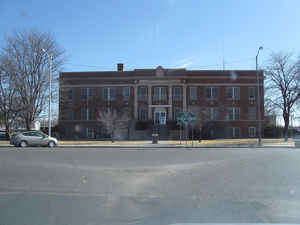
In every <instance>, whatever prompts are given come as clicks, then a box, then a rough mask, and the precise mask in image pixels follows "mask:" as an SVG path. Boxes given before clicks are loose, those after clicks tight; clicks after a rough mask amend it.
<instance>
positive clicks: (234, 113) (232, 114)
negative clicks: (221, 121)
mask: <svg viewBox="0 0 300 225" xmlns="http://www.w3.org/2000/svg"><path fill="white" fill-rule="evenodd" d="M227 116H228V120H239V119H240V108H236V107H232V108H228V111H227Z"/></svg>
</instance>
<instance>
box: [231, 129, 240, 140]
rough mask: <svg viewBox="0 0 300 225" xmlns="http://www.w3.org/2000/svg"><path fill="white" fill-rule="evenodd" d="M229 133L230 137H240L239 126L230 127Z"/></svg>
mask: <svg viewBox="0 0 300 225" xmlns="http://www.w3.org/2000/svg"><path fill="white" fill-rule="evenodd" d="M229 133H230V137H232V138H238V137H240V128H239V127H230V128H229Z"/></svg>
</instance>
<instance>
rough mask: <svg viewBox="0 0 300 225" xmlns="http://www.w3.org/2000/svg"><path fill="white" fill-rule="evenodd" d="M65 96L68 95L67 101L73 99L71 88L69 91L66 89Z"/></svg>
mask: <svg viewBox="0 0 300 225" xmlns="http://www.w3.org/2000/svg"><path fill="white" fill-rule="evenodd" d="M67 95H68V99H69V100H72V98H73V91H72V88H69V89H68V91H67Z"/></svg>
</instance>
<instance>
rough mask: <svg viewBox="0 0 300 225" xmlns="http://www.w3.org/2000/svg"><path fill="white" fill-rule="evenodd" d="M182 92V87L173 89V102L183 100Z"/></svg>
mask: <svg viewBox="0 0 300 225" xmlns="http://www.w3.org/2000/svg"><path fill="white" fill-rule="evenodd" d="M181 90H182V89H181V87H174V88H173V100H175V101H180V100H181V99H182V94H181Z"/></svg>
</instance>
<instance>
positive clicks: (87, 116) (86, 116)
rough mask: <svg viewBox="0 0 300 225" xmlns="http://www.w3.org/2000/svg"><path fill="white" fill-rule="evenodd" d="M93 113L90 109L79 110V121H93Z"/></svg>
mask: <svg viewBox="0 0 300 225" xmlns="http://www.w3.org/2000/svg"><path fill="white" fill-rule="evenodd" d="M94 112H95V110H93V109H92V108H81V120H93V119H94Z"/></svg>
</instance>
